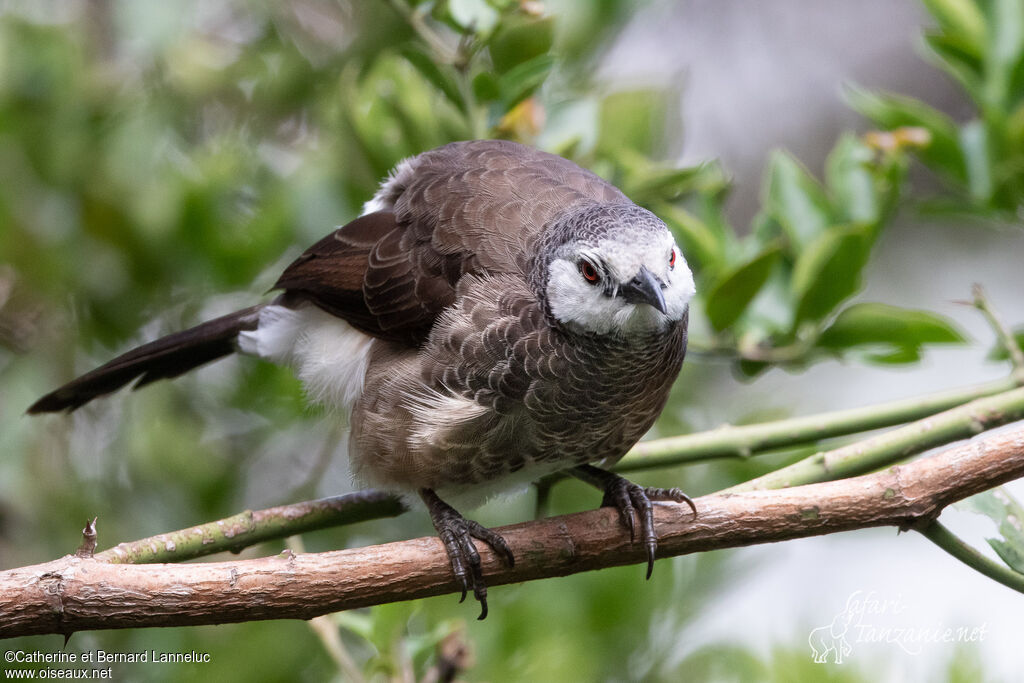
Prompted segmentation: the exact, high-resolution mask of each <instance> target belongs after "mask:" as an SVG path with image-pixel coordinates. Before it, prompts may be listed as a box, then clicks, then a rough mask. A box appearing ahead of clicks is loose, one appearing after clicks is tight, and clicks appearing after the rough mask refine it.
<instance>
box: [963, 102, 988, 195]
mask: <svg viewBox="0 0 1024 683" xmlns="http://www.w3.org/2000/svg"><path fill="white" fill-rule="evenodd" d="M960 146H961V148H962V149H963V154H964V162H965V164H966V167H967V190H968V192H969V193H970V195H971V198H972V199H974V200H976V201H978V202H980V203H983V204H987V203H988V202H989V201H990V200H991V199H992V194H993V192H994V187H993V184H992V156H991V153H990V149H989V138H988V130H987V129H986V128H985V124H984V123H982V122H981V121H971V122H970V123H968V124H966V125H965V126H964V127H963V130H962V131H961V135H960Z"/></svg>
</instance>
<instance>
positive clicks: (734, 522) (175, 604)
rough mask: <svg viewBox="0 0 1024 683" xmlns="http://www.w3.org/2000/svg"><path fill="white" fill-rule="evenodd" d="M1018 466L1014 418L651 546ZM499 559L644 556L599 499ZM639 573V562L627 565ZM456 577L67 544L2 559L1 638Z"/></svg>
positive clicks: (489, 571)
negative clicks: (167, 557) (95, 551)
mask: <svg viewBox="0 0 1024 683" xmlns="http://www.w3.org/2000/svg"><path fill="white" fill-rule="evenodd" d="M1020 476H1024V429H1020V430H1015V431H1011V432H1003V433H1000V434H996V435H993V436H990V437H988V438H986V439H983V440H981V439H979V440H975V441H972V442H969V443H966V444H962V445H960V446H957V447H954V448H950V449H947V450H945V451H943V452H941V453H938V454H936V455H934V456H932V457H929V458H922V459H920V460H917V461H915V462H913V463H910V464H907V465H902V466H897V467H893V468H890V469H888V470H886V471H884V472H878V473H875V474H870V475H865V476H861V477H857V478H853V479H845V480H841V481H834V482H825V483H820V484H814V485H810V486H801V487H797V488H790V489H783V490H776V491H752V492H747V493H740V494H716V495H710V496H705V497H703V498H700V499H698V500H697V506H698V512H699V514H698V517H697V519H696V521H693V519H692V518H691V515H690V513H689V509H688V508H686V507H685V506H679V505H675V504H658V505H657V506H656V508H657V510H656V514H655V519H656V524H657V532H658V535H659V539H660V541H659V548H658V554H659V556H660V557H668V556H673V555H680V554H684V553H693V552H702V551H705V550H713V549H717V548H729V547H737V546H744V545H751V544H756V543H767V542H772V541H781V540H786V539H791V538H801V537H806V536H816V535H821V534H827V533H834V532H838V531H847V530H851V529H859V528H866V527H875V526H885V525H893V526H897V527H899V528H901V529H908V528H926V527H927V526H928V525H929V524H930V523H931V522H932V521H933V520H934V519H935V518H936V517H937V516H938V514H939V512H940V511H941V510H942V508H944V507H945V506H946V505H949V504H950V503H952V502H954V501H956V500H959V499H961V498H965V497H967V496H970V495H973V494H975V493H978V492H980V491H983V490H985V489H989V488H992V487H994V486H998V485H999V484H1001V483H1004V482H1006V481H1009V480H1011V479H1015V478H1017V477H1020ZM498 531H499V533H501V534H502V535H503V536H504V537H505V538H506V540H507V541H508V542H509V544H510V545H511V547H512V549H513V551H514V552H515V554H516V559H517V562H516V566H515V567H514V568H507V567H505V565H504V564H503V563H502V562H501V561H500V560H499V559H498V558H497V557H495V556H494V554H493V553H492V552H490V550H489V549H487V548H485V547H481V549H480V550H481V556H482V559H483V567H484V574H485V576H486V577H487V581H488V584H489V585H491V586H498V585H501V584H506V583H512V582H520V581H529V580H533V579H540V578H547V577H553V576H565V575H568V574H574V573H577V572H583V571H589V570H592V569H600V568H603V567H612V566H617V565H624V564H634V563H639V562H643V561H644V549H643V548H642V547H641V546H640V545H637V544H632V543H630V541H629V538H628V535H627V534H626V533H625V531H624V530H623V529H622V527H621V525H620V522H619V521H618V515H617V513H616V512H615V511H614V510H611V509H609V508H600V509H597V510H592V511H589V512H583V513H578V514H574V515H567V516H563V517H555V518H551V519H545V520H540V521H535V522H528V523H524V524H516V525H513V526H508V527H503V528H501V529H499V530H498ZM638 581H639V574H638ZM456 590H457V587H456V585H455V581H454V579H453V577H452V573H451V568H450V566H449V564H448V558H447V556H446V555H445V551H444V547H443V546H442V544H441V542H440V541H439V540H438V539H437V538H419V539H415V540H410V541H403V542H400V543H389V544H386V545H378V546H371V547H368V548H356V549H350V550H340V551H334V552H326V553H317V554H299V555H296V554H293V553H291V552H286V553H282V554H281V555H278V556H275V557H267V558H261V559H256V560H245V561H236V562H215V563H206V564H184V565H174V564H160V565H145V566H139V565H127V564H112V563H110V562H103V561H102V560H99V559H95V558H92V559H86V558H80V557H74V556H67V557H64V558H61V559H59V560H55V561H53V562H49V563H46V564H41V565H35V566H31V567H23V568H19V569H11V570H8V571H5V572H0V637H13V636H22V635H32V634H43V633H62V634H69V633H72V632H75V631H81V630H90V629H109V628H137V627H143V626H182V625H197V624H216V623H229V622H238V621H249V620H259V619H284V618H294V619H310V618H312V617H315V616H317V615H319V614H324V613H327V612H333V611H338V610H344V609H353V608H356V607H365V606H368V605H375V604H381V603H385V602H392V601H397V600H410V599H414V598H422V597H427V596H431V595H439V594H442V593H450V592H454V591H456Z"/></svg>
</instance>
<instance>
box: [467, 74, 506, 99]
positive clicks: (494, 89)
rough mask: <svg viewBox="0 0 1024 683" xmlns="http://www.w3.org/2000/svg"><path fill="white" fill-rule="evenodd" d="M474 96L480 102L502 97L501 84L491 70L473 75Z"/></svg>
mask: <svg viewBox="0 0 1024 683" xmlns="http://www.w3.org/2000/svg"><path fill="white" fill-rule="evenodd" d="M473 97H475V98H476V99H477V100H478V101H480V102H494V101H495V100H500V99H501V86H500V85H499V84H498V79H497V78H495V77H494V74H492V73H491V72H490V71H481V72H480V73H478V74H477V75H476V76H474V77H473Z"/></svg>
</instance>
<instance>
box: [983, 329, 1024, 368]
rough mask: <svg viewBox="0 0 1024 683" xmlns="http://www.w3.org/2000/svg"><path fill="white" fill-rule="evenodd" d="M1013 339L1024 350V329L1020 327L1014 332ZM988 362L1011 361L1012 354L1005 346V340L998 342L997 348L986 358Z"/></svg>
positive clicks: (993, 348)
mask: <svg viewBox="0 0 1024 683" xmlns="http://www.w3.org/2000/svg"><path fill="white" fill-rule="evenodd" d="M1013 337H1014V339H1016V340H1017V346H1019V347H1021V348H1022V349H1024V327H1018V328H1017V329H1015V330H1013ZM985 359H986V360H991V361H1006V360H1010V352H1009V351H1007V350H1006V345H1005V344H1003V340H1002V339H999V340H997V341H996V344H995V346H993V347H992V350H991V351H989V352H988V355H987V356H985Z"/></svg>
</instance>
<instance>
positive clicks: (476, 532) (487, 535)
mask: <svg viewBox="0 0 1024 683" xmlns="http://www.w3.org/2000/svg"><path fill="white" fill-rule="evenodd" d="M420 498H422V499H423V502H424V503H426V505H427V510H428V511H429V512H430V520H431V521H432V522H433V523H434V528H435V529H436V530H437V535H438V536H439V537H440V538H441V542H442V543H444V549H445V550H446V551H447V552H448V561H449V562H451V565H452V571H453V572H454V573H455V578H456V579H458V580H459V583H460V584H462V598H461V599H460V600H459V602H462V600H465V599H466V591H467V590H468V589H470V588H472V589H473V597H475V598H476V599H477V602H479V603H480V616H479V617H477V618H478V619H483V618H485V617H486V616H487V586H486V584H484V575H483V571H482V570H481V567H480V553H478V552H477V550H476V545H475V544H474V543H473V539H474V538H477V539H480V540H481V541H483V542H484V543H486V544H487V545H489V546H491V549H492V550H494V552H495V553H497V554H498V556H499V557H501V558H502V559H503V560H505V563H506V564H507V565H508V566H509V567H511V566H513V565H514V564H515V558H514V557H513V556H512V549H511V548H509V547H508V543H506V542H505V539H504V538H502V537H501V536H500V535H499V534H496V533H494V532H493V531H491V530H490V529H488V528H487V527H485V526H483V525H481V524H479V523H477V522H474V521H473V520H471V519H466V518H465V517H463V516H462V515H461V514H459V512H458V511H457V510H456V509H455V508H453V507H452V506H451V505H448V503H446V502H444V501H443V500H441V499H440V498H438V497H437V494H436V493H434V491H433V490H432V489H420Z"/></svg>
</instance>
